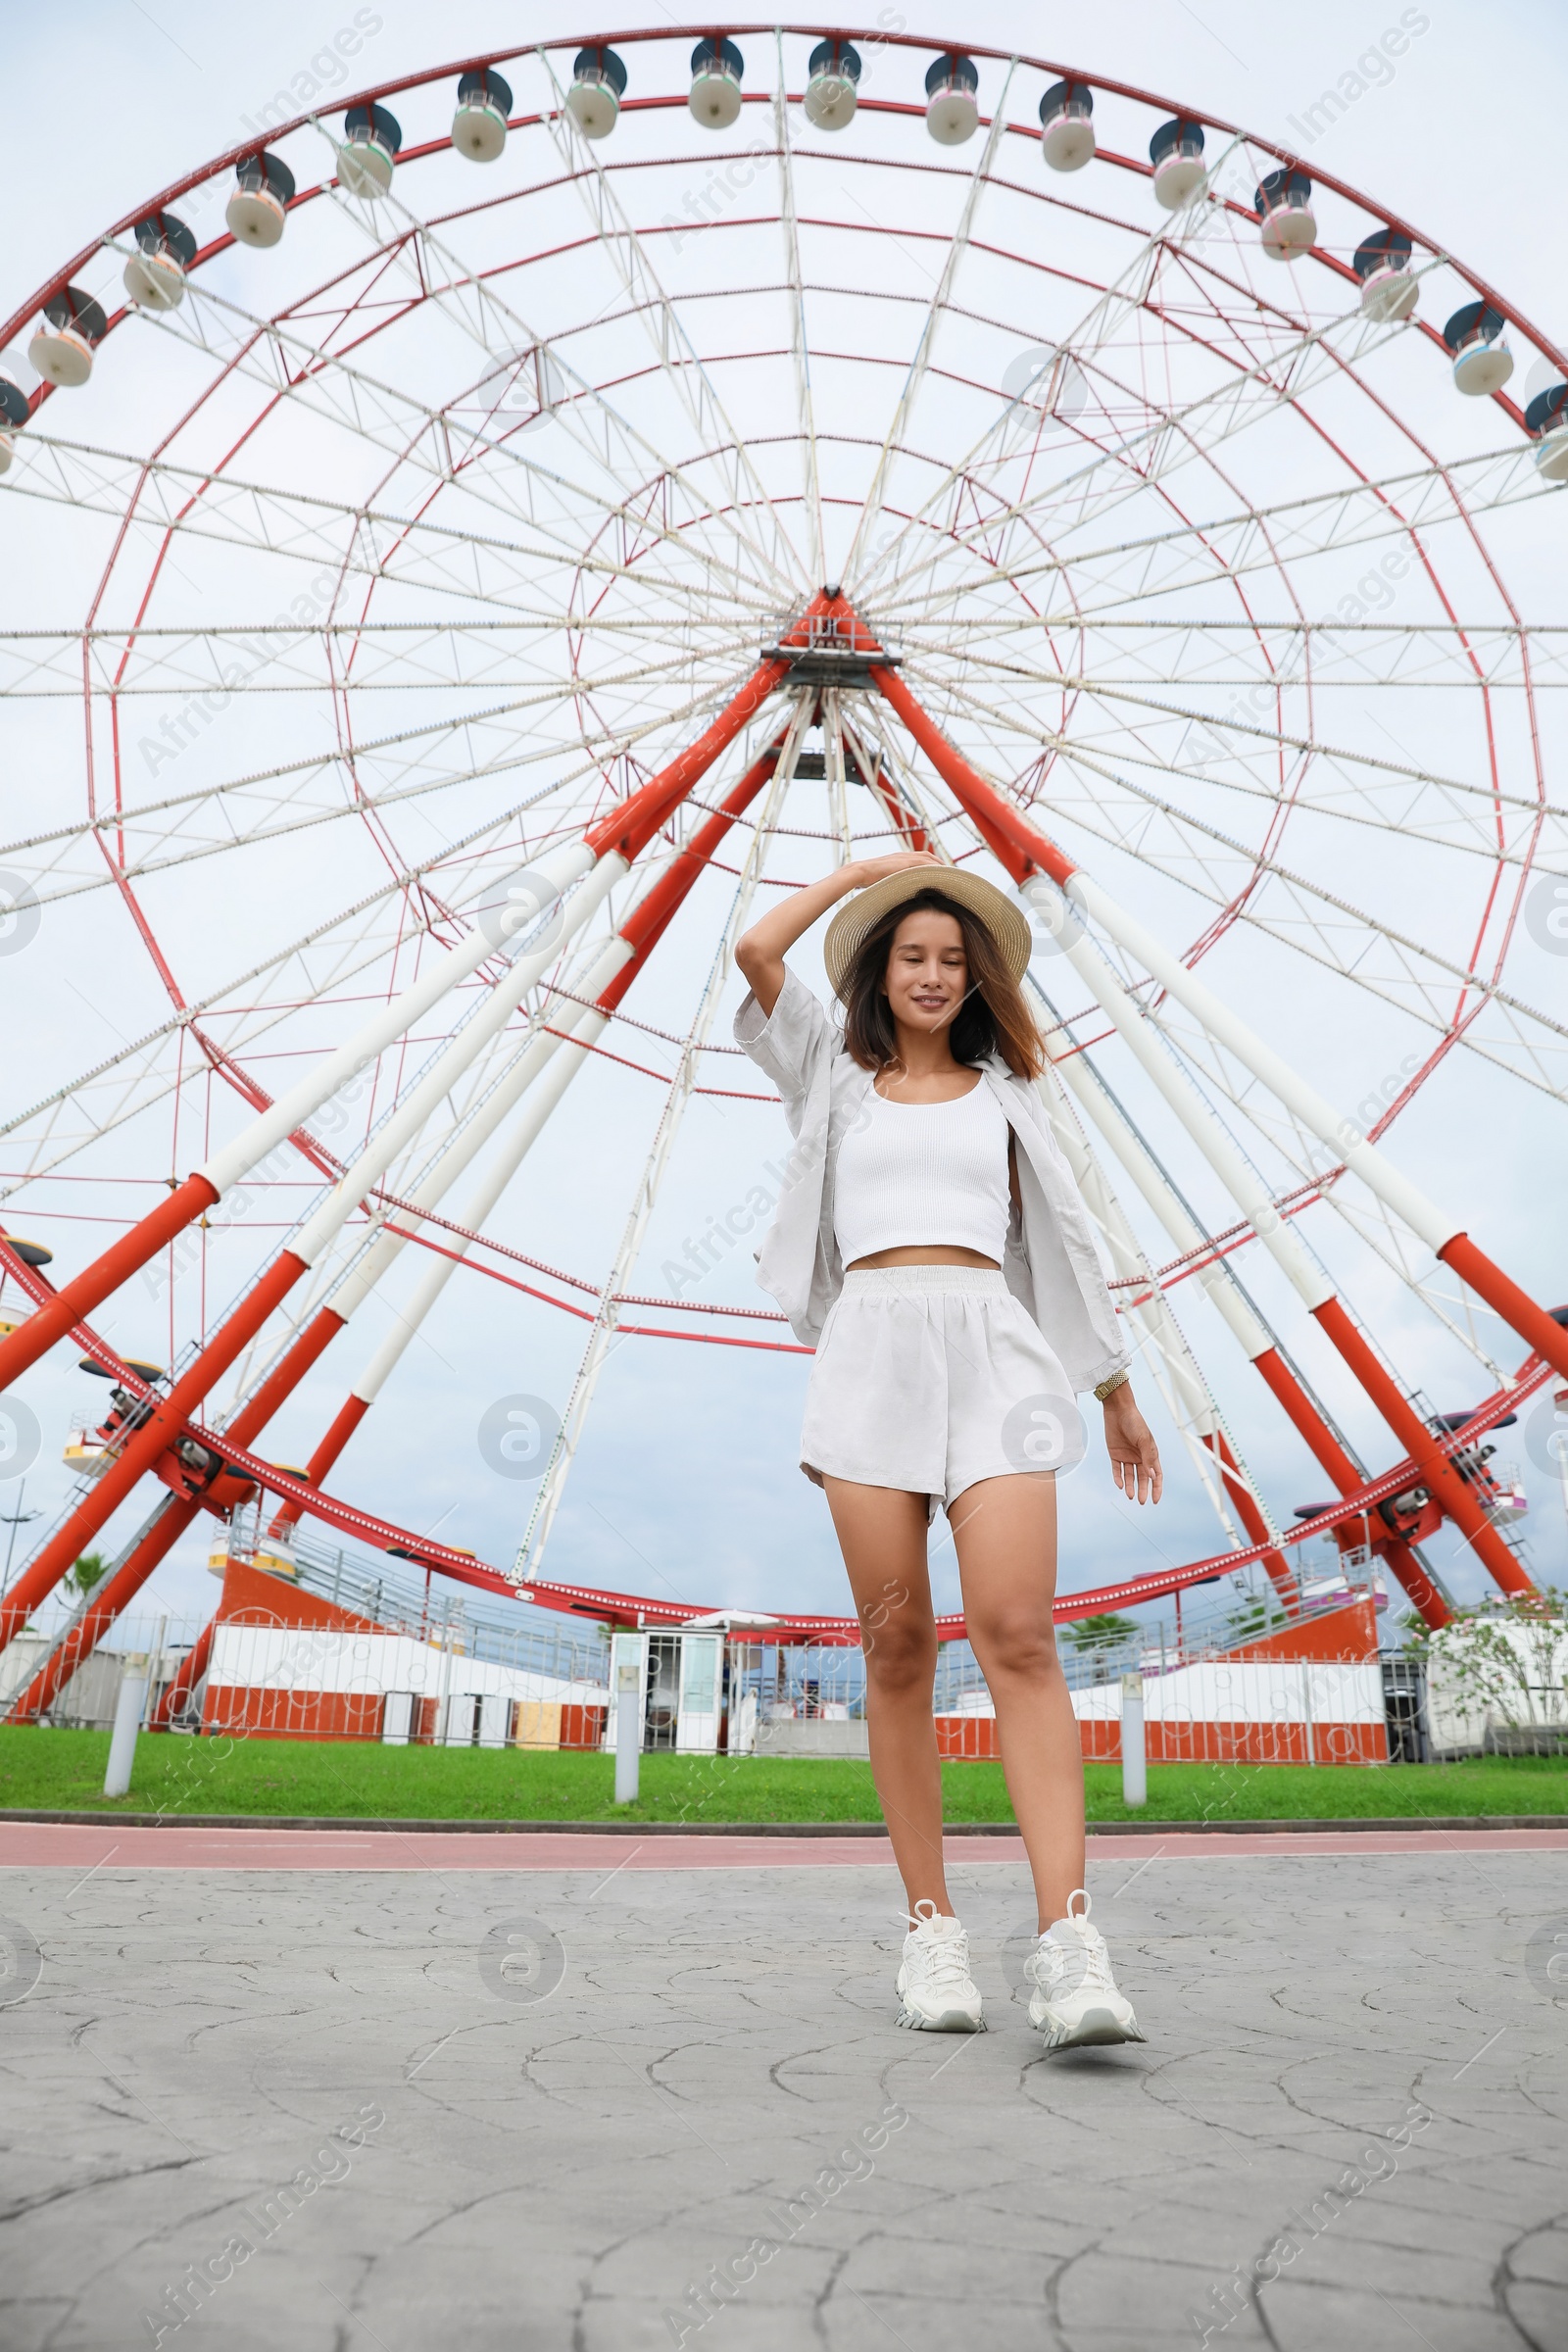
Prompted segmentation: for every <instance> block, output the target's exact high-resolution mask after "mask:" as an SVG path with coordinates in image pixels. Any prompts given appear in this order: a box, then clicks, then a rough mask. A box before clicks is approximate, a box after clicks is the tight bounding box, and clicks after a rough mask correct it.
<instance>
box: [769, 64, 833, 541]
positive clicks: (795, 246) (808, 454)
mask: <svg viewBox="0 0 1568 2352" xmlns="http://www.w3.org/2000/svg"><path fill="white" fill-rule="evenodd" d="M774 37H775V45H776V52H777V73H778V78H777V81H776V83H775V85H774V90H773V138H774V142H775V144H776V146H777V148H778V178H779V220H780V226H781V228H782V230H783V234H784V267H785V270H786V271H787V272H788V275H789V285H790V357H791V359H792V361H793V362H794V367H795V409H796V415H797V417H798V419H799V423H800V435H801V464H802V472H803V479H804V486H805V494H806V515H807V528H808V530H809V534H810V543H809V550H808V558H807V561H808V566H809V571H810V576H811V578H812V579H813V580H821V579H824V578H825V577H826V575H827V558H826V556H825V554H824V552H823V550H824V546H825V540H824V537H823V531H822V486H821V481H820V479H819V476H818V471H817V458H816V415H815V409H814V406H813V403H812V399H811V346H810V337H809V332H808V329H807V323H806V290H805V287H804V285H803V283H802V279H801V240H800V231H799V228H798V225H797V222H796V215H795V166H794V162H793V159H792V156H791V151H790V124H789V110H788V108H787V107H786V106H785V103H784V92H785V89H786V87H787V86H788V85H787V83H786V80H785V74H784V35H783V33H782V31H780V32H778V33H776V34H775V36H774Z"/></svg>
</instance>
